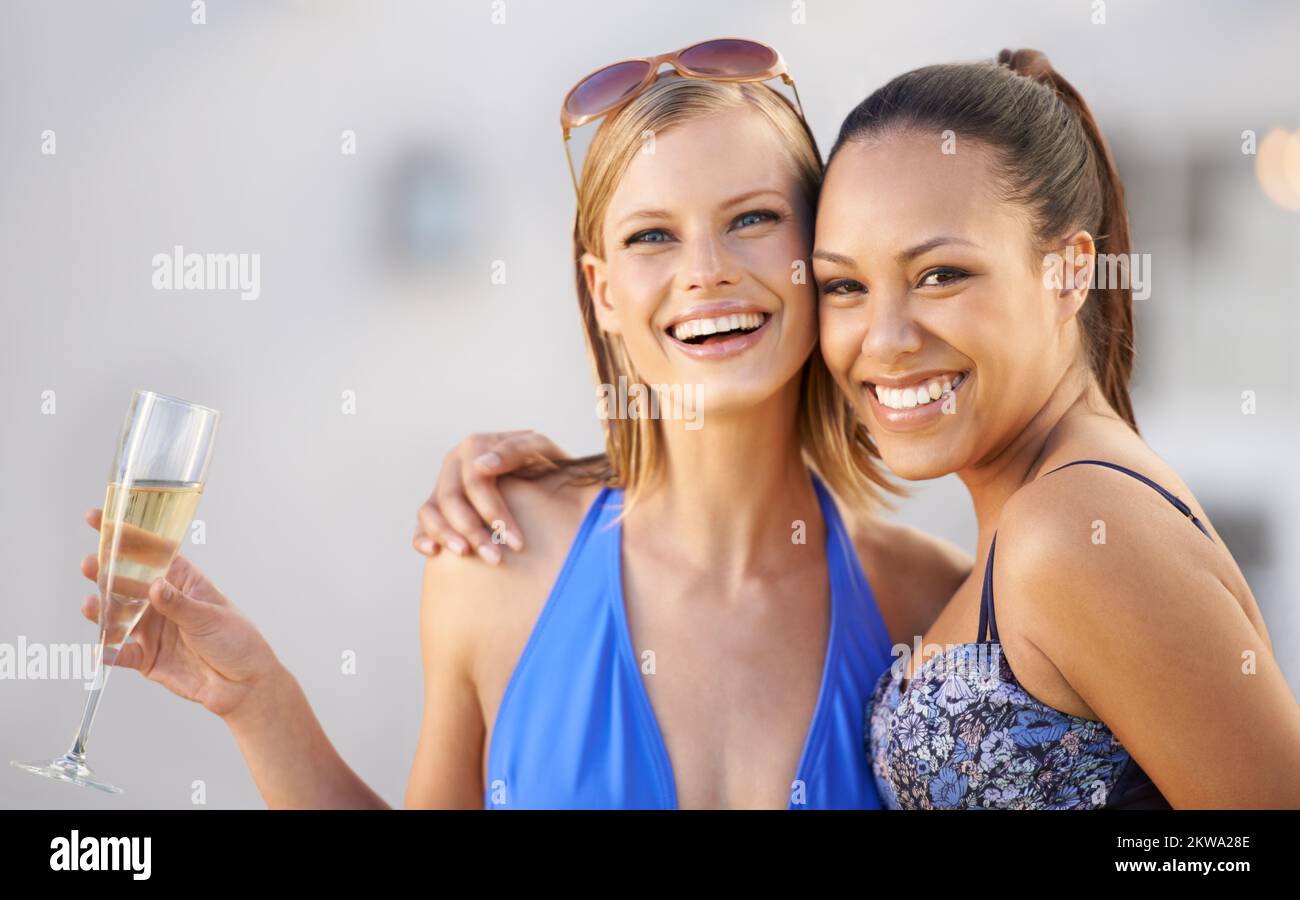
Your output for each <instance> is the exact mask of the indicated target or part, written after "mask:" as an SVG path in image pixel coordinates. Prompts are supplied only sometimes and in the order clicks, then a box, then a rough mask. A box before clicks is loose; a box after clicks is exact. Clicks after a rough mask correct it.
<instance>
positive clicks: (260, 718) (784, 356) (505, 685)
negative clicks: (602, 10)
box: [83, 40, 970, 809]
mask: <svg viewBox="0 0 1300 900" xmlns="http://www.w3.org/2000/svg"><path fill="white" fill-rule="evenodd" d="M662 62H670V63H672V65H673V66H674V68H675V70H676V73H668V74H666V75H664V76H663V77H658V74H657V70H658V68H659V65H660V63H662ZM777 75H782V76H784V67H783V65H782V64H781V62H780V57H779V56H778V55H777V54H776V53H775V51H773V50H771V49H770V48H767V47H765V46H764V45H761V44H755V43H753V42H749V41H731V40H724V41H708V42H704V43H703V44H699V45H695V46H693V47H690V48H687V49H685V50H683V51H680V52H678V53H675V54H668V55H665V56H664V57H659V58H655V59H651V60H642V61H628V62H623V63H616V64H614V65H611V66H607V67H605V68H604V69H601V70H598V71H597V72H596V73H594V74H593V75H592V76H589V77H588V78H586V79H584V80H583V81H582V82H580V84H579V85H578V87H577V88H575V89H574V91H572V92H571V93H570V95H569V97H568V98H567V99H566V104H565V115H566V126H567V125H573V126H576V125H578V124H582V123H584V122H585V121H589V120H592V119H595V118H599V117H601V116H605V118H604V121H603V122H602V124H601V126H600V129H599V131H598V132H597V134H596V136H595V138H594V140H593V143H592V146H591V150H590V152H589V154H588V157H587V159H586V161H585V164H584V165H583V168H582V177H581V180H580V181H579V180H578V179H577V178H575V186H576V187H577V189H578V214H577V221H576V226H575V267H576V273H577V286H578V297H579V304H580V308H581V311H582V316H583V321H584V325H585V328H586V333H587V340H588V344H589V349H590V351H591V355H592V358H593V360H594V363H595V369H596V375H597V378H598V380H599V382H600V383H603V384H612V385H617V384H619V383H620V378H622V379H626V381H627V383H630V384H644V385H663V386H674V385H676V386H681V387H682V388H683V389H685V388H686V387H688V386H689V387H691V388H695V387H696V386H702V391H703V393H702V395H699V396H702V399H703V403H704V412H705V416H706V418H705V424H704V427H702V428H693V427H686V426H687V424H688V423H686V422H684V421H680V420H671V419H664V418H658V419H655V418H649V417H639V418H629V419H623V418H617V417H611V418H608V419H607V420H606V421H605V429H606V439H607V440H606V444H607V454H606V455H605V456H603V457H599V458H595V459H589V460H582V461H575V462H570V463H566V464H563V465H561V466H560V467H559V468H558V470H557V471H555V472H553V473H551V474H549V475H547V476H546V477H543V478H541V479H538V480H536V481H533V482H525V481H514V482H512V483H510V484H509V485H508V486H507V487H506V489H505V493H506V500H507V502H508V503H509V504H510V506H511V507H512V508H513V509H514V511H515V513H516V515H517V517H518V524H520V525H522V526H523V527H524V528H526V529H527V531H528V533H529V534H530V535H532V536H533V539H532V541H531V544H530V547H529V552H527V553H525V554H514V555H511V556H510V557H509V558H508V559H507V560H505V561H504V564H502V565H498V566H485V565H482V564H480V563H478V562H477V561H476V560H474V559H472V558H463V557H460V556H457V555H453V554H443V555H441V556H439V557H437V558H434V559H431V560H430V561H429V562H428V563H427V564H426V569H425V576H424V589H423V600H422V613H421V639H422V649H423V656H424V665H425V708H424V719H423V725H422V728H421V733H420V740H419V745H418V747H417V749H416V755H415V761H414V763H413V766H412V770H411V776H410V782H409V785H408V787H407V792H406V804H407V805H408V806H411V807H451V806H456V807H487V808H521V807H552V808H554V807H583V808H680V807H696V808H699V807H775V808H791V809H799V808H830V807H855V808H876V807H878V806H879V805H880V797H879V795H878V793H877V788H876V785H875V781H874V778H873V776H872V772H871V767H870V764H869V762H868V760H867V757H866V755H865V753H864V749H863V740H864V739H863V735H864V731H865V728H866V722H865V710H866V706H867V702H868V699H869V695H870V692H871V689H872V687H873V685H874V684H875V682H876V680H877V678H878V677H879V675H880V674H881V673H882V672H883V671H884V670H886V669H887V668H888V666H889V662H890V659H891V655H890V653H891V645H892V644H893V643H895V642H897V641H900V640H901V641H906V640H908V637H907V636H909V635H915V634H919V633H921V632H922V631H923V630H924V628H925V627H926V626H927V625H928V624H929V622H930V620H931V619H933V617H934V616H935V615H936V614H937V611H938V610H939V608H940V607H941V605H942V603H943V601H944V600H945V599H946V598H947V597H948V596H949V595H950V594H951V593H952V592H953V591H954V590H955V589H956V587H957V585H958V584H959V583H960V582H961V581H962V580H963V579H964V578H965V577H966V575H967V574H968V572H969V569H970V560H969V559H968V558H967V557H965V556H964V555H963V554H961V553H960V551H957V550H955V548H952V547H950V546H948V545H946V544H943V543H941V542H939V541H937V540H935V539H933V538H929V537H925V536H923V535H921V534H920V533H919V532H915V531H913V530H911V529H907V528H904V527H901V526H894V525H887V524H885V523H883V522H878V521H870V523H869V527H868V519H867V517H866V516H865V515H862V514H859V515H858V516H856V517H854V518H853V519H851V520H850V521H849V522H847V523H846V522H845V521H843V520H842V519H841V516H840V512H839V510H838V509H837V507H836V504H835V501H834V500H833V499H832V494H831V491H834V492H835V493H836V494H838V495H839V496H841V497H843V498H844V499H845V500H846V501H850V502H852V503H853V504H854V505H855V506H856V507H857V508H858V509H872V508H875V507H876V505H877V504H878V501H879V500H880V498H881V492H882V491H883V490H885V489H887V487H888V482H887V481H886V479H885V478H884V477H883V475H882V473H881V471H880V469H879V467H878V460H877V457H876V456H875V453H874V450H873V449H872V447H871V444H870V442H869V441H868V439H867V437H866V434H865V431H864V430H863V429H862V427H861V426H860V425H859V424H858V423H857V422H856V420H855V419H854V417H853V413H852V410H851V407H850V406H849V405H848V403H847V401H846V400H845V399H844V398H843V397H842V395H841V394H840V393H839V392H838V391H837V389H836V388H835V386H834V383H833V381H832V379H831V378H830V377H829V375H828V373H827V371H826V369H825V366H824V363H823V362H822V359H821V356H820V355H819V354H818V353H816V352H815V348H816V344H817V297H816V292H815V290H814V289H813V287H812V285H811V284H809V283H808V280H807V279H800V278H794V277H792V272H795V271H796V270H798V269H799V267H800V265H804V266H806V265H807V261H808V258H809V253H810V251H811V230H812V229H811V226H812V216H813V211H814V209H815V207H816V202H817V192H818V189H819V186H820V182H821V171H822V170H821V162H820V156H819V154H818V151H817V148H816V145H815V143H814V141H813V138H812V135H811V133H810V132H809V130H808V128H807V125H806V123H805V122H804V121H803V119H802V116H801V114H800V113H798V112H796V110H795V108H794V106H793V105H792V104H790V103H789V101H787V100H785V99H784V98H783V97H782V96H781V95H780V94H779V93H777V92H776V91H774V90H772V89H771V88H769V87H767V86H766V85H764V84H761V83H760V82H761V81H762V80H764V79H766V78H767V77H775V76H777ZM785 77H787V78H788V76H785ZM647 132H650V133H653V134H654V135H655V152H654V153H653V154H647V153H641V152H639V151H640V149H641V148H642V146H643V144H642V141H643V135H644V134H646V133H647ZM95 521H97V520H96V519H95V517H94V514H92V522H95ZM83 568H84V571H85V572H86V574H87V575H88V576H89V577H92V578H93V577H94V574H95V572H94V568H95V567H94V562H93V557H92V558H90V559H88V560H87V561H86V563H85V564H84V567H83ZM169 580H171V581H172V582H173V584H174V585H175V588H179V590H175V589H173V588H169V587H167V585H165V584H164V583H163V582H162V581H160V582H158V583H156V584H155V586H154V591H153V593H152V594H151V600H152V601H153V605H152V606H151V608H150V610H149V611H148V612H147V613H146V615H145V618H144V619H142V621H141V624H140V626H139V627H138V639H139V641H140V643H139V645H138V648H139V649H138V650H130V651H128V653H124V654H123V656H122V657H120V658H119V660H118V663H117V664H118V665H125V666H128V667H132V668H138V669H140V670H141V671H142V672H143V673H144V674H145V675H146V676H147V677H149V678H151V679H152V680H155V681H158V682H160V683H162V684H163V685H164V686H166V687H168V688H169V689H171V690H172V691H174V692H176V693H178V694H180V695H181V696H184V697H186V698H188V699H192V700H196V701H199V702H202V703H204V705H205V706H207V707H208V708H209V709H211V710H212V711H214V712H216V713H218V714H219V715H221V716H223V718H224V719H225V720H226V722H227V724H228V725H229V726H230V728H231V731H232V733H233V734H234V736H235V738H236V740H237V741H238V742H239V745H240V747H241V749H242V750H243V752H244V755H245V758H246V760H247V761H248V764H249V767H250V769H251V771H252V773H253V776H254V778H255V780H256V782H257V784H258V787H259V789H260V790H261V791H262V794H263V796H264V797H265V798H266V800H267V802H268V804H269V805H271V806H378V805H382V801H380V800H379V798H378V797H377V796H376V795H375V794H374V793H373V791H371V790H370V789H369V788H367V787H366V785H365V784H364V783H362V782H361V780H360V779H359V778H358V777H357V776H356V775H355V774H354V773H353V772H352V771H351V770H350V769H349V768H348V767H347V766H346V764H344V763H343V761H342V760H341V759H340V758H339V757H338V755H337V754H336V753H335V752H334V750H333V747H332V746H331V745H330V743H329V741H328V740H327V739H326V737H325V736H324V733H323V732H322V730H321V729H320V726H319V724H318V723H317V722H316V720H315V717H314V715H313V714H312V712H311V709H310V706H309V705H308V703H307V701H306V698H305V697H304V696H303V694H302V691H301V689H300V688H299V687H298V686H297V684H296V682H295V681H294V680H293V678H292V676H291V675H290V674H289V673H288V672H287V671H285V670H284V669H283V667H282V666H280V665H279V663H278V662H276V660H275V657H274V654H273V653H272V652H271V651H270V648H269V647H267V646H266V645H265V642H264V641H262V640H261V638H260V636H259V635H257V633H256V630H255V629H254V628H253V627H252V625H251V624H250V623H248V622H247V620H245V619H243V618H242V617H240V615H239V614H238V612H237V611H236V610H235V609H234V607H233V606H232V605H231V604H229V602H228V601H227V600H226V599H225V598H224V597H222V595H221V594H220V593H219V592H218V591H216V589H215V588H214V587H213V586H212V585H211V584H210V582H208V581H207V580H206V579H204V578H203V577H202V576H201V575H199V574H198V573H197V572H196V570H194V568H193V567H192V566H191V565H190V564H188V562H187V561H185V560H184V559H183V558H182V559H179V560H178V562H177V566H176V568H175V569H174V570H173V573H172V574H169ZM177 581H179V582H180V583H176V582H177ZM86 613H87V615H89V616H91V617H94V615H95V614H96V610H95V605H94V603H93V601H91V602H88V604H87V606H86ZM304 743H305V746H304ZM303 759H311V760H312V765H310V766H304V765H303V764H302V760H303Z"/></svg>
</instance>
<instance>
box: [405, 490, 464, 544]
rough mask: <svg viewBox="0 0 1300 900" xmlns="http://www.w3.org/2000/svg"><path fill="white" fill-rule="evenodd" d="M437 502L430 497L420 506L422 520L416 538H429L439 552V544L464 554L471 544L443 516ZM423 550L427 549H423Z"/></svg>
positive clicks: (419, 517)
mask: <svg viewBox="0 0 1300 900" xmlns="http://www.w3.org/2000/svg"><path fill="white" fill-rule="evenodd" d="M435 503H436V501H435V500H434V498H432V497H430V498H429V500H428V502H426V503H425V504H424V505H423V506H421V507H420V510H419V513H418V515H417V518H418V519H419V520H420V527H419V528H418V529H417V530H416V539H417V540H427V541H429V542H430V543H432V544H433V547H434V552H437V548H438V547H439V546H444V547H446V548H447V549H448V550H450V551H451V552H452V553H455V554H458V555H460V556H464V555H465V554H466V553H468V552H469V544H468V543H466V541H465V539H464V538H463V537H461V536H460V535H459V534H457V533H456V531H455V529H453V528H452V527H451V525H450V524H449V523H448V522H447V520H446V519H445V518H443V515H442V513H440V512H438V507H437V506H436V505H435ZM416 549H417V550H418V549H419V547H418V546H417V547H416ZM421 552H422V553H423V552H425V551H423V550H421ZM429 555H430V556H431V555H432V554H429Z"/></svg>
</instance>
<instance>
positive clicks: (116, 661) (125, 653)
mask: <svg viewBox="0 0 1300 900" xmlns="http://www.w3.org/2000/svg"><path fill="white" fill-rule="evenodd" d="M104 662H106V663H108V664H109V665H110V666H116V667H117V668H119V669H138V668H140V664H141V663H143V662H144V648H143V647H141V646H140V645H139V644H134V643H130V642H128V643H125V644H123V645H122V646H121V648H119V649H118V650H114V649H113V648H112V647H105V648H104Z"/></svg>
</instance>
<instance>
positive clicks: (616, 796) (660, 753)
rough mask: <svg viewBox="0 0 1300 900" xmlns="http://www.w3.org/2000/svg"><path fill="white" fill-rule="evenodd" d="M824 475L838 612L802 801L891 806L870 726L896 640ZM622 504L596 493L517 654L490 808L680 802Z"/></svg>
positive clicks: (797, 805) (495, 756)
mask: <svg viewBox="0 0 1300 900" xmlns="http://www.w3.org/2000/svg"><path fill="white" fill-rule="evenodd" d="M813 483H814V487H815V488H816V491H817V499H818V503H819V505H820V507H821V513H822V517H823V519H824V520H825V522H826V561H827V566H828V569H829V575H830V583H831V591H830V593H831V598H830V602H831V623H830V635H829V638H828V641H827V648H826V660H825V665H824V668H823V672H822V683H821V689H820V692H819V694H818V697H817V707H816V711H815V712H814V714H813V718H812V724H811V726H810V728H809V730H808V734H807V738H806V740H805V742H804V747H803V753H802V755H801V757H800V760H799V766H798V769H797V774H796V776H795V778H796V780H795V782H794V783H793V784H792V785H791V789H790V795H791V800H790V803H789V805H788V808H790V809H832V808H853V809H878V808H880V800H879V795H878V794H877V792H876V785H875V780H874V778H873V776H872V772H871V764H870V761H869V760H868V759H867V757H866V755H865V754H864V753H863V752H862V734H863V731H864V729H865V727H866V708H867V698H868V696H869V695H870V693H871V689H872V686H873V685H874V684H875V683H876V680H877V678H878V677H879V676H880V674H881V673H882V672H884V671H885V670H886V669H887V668H888V666H889V663H890V661H891V659H892V656H891V653H890V648H891V644H890V640H889V635H888V632H887V631H886V630H885V624H884V621H883V620H882V619H881V616H880V611H879V610H878V609H877V607H876V603H875V599H874V597H873V596H872V594H871V588H870V586H869V585H868V584H867V579H866V576H865V575H864V574H863V572H862V568H861V566H860V565H859V563H858V557H857V553H856V551H855V550H854V546H853V543H852V541H851V540H850V539H849V537H848V534H847V533H846V532H845V529H844V525H843V523H842V522H841V521H840V517H839V513H838V511H837V510H836V508H835V503H834V501H833V500H832V499H831V496H830V494H829V492H828V491H827V490H826V488H825V486H824V485H823V484H822V483H821V481H820V480H819V479H818V478H817V477H816V476H815V475H814V476H813ZM621 505H622V491H621V490H619V489H614V488H603V489H602V490H601V491H600V493H599V495H598V496H597V497H596V499H595V500H594V501H593V502H592V504H591V507H590V508H589V509H588V511H587V514H586V516H585V517H584V519H583V521H582V525H581V527H580V528H579V529H578V534H577V536H576V537H575V538H574V541H573V546H572V547H571V548H570V549H569V554H568V557H567V559H566V560H565V562H564V566H563V568H562V569H561V570H560V574H559V577H558V578H557V579H556V581H555V585H554V586H553V587H552V589H551V593H550V596H549V597H548V598H547V600H546V605H545V607H544V608H543V609H542V612H541V614H540V615H539V616H538V619H537V623H536V625H534V626H533V631H532V634H531V635H530V637H529V639H528V643H527V645H526V646H525V647H524V651H523V654H522V655H521V656H520V658H519V662H518V663H517V664H516V665H515V669H514V673H513V674H512V675H511V678H510V683H509V684H508V685H507V686H506V690H505V693H504V695H502V699H501V706H500V708H499V709H498V710H497V716H496V723H495V725H494V726H493V729H492V738H491V745H490V747H489V749H488V764H487V779H486V785H485V787H484V792H483V805H484V807H485V808H487V809H540V808H544V809H675V808H677V787H676V782H675V781H674V778H673V769H672V763H671V761H670V760H669V758H668V750H667V747H666V745H665V744H664V740H663V735H662V733H661V731H660V729H659V724H658V721H657V720H656V718H655V713H654V710H653V709H652V707H651V705H650V698H649V695H648V694H647V693H646V689H645V685H644V684H643V683H642V680H641V678H642V676H641V671H640V668H639V666H638V664H637V655H636V653H635V652H634V650H633V646H632V639H631V636H630V633H629V630H628V624H627V612H626V609H625V606H624V599H623V579H622V567H621V546H622V527H621V525H620V523H619V522H618V521H617V516H618V514H619V512H620V507H621ZM705 689H707V687H705Z"/></svg>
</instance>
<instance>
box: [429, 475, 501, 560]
mask: <svg viewBox="0 0 1300 900" xmlns="http://www.w3.org/2000/svg"><path fill="white" fill-rule="evenodd" d="M439 499H440V506H441V509H442V513H443V515H444V516H445V517H446V518H447V521H448V522H449V523H451V527H452V528H454V529H455V530H456V531H457V532H459V533H460V535H461V536H462V537H463V538H465V540H467V541H469V543H470V545H471V546H473V547H474V550H475V552H476V553H478V555H479V557H481V558H482V560H483V561H484V562H487V563H491V564H493V565H496V564H497V563H498V562H500V561H501V551H500V550H499V549H498V548H497V546H496V545H495V544H493V543H492V535H490V534H488V531H487V529H486V528H484V527H483V520H482V519H481V518H480V517H479V514H478V513H477V512H475V511H474V507H472V506H470V504H469V502H468V501H467V500H466V499H465V496H464V494H461V493H459V492H457V493H456V494H454V495H451V496H447V497H441V498H439Z"/></svg>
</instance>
